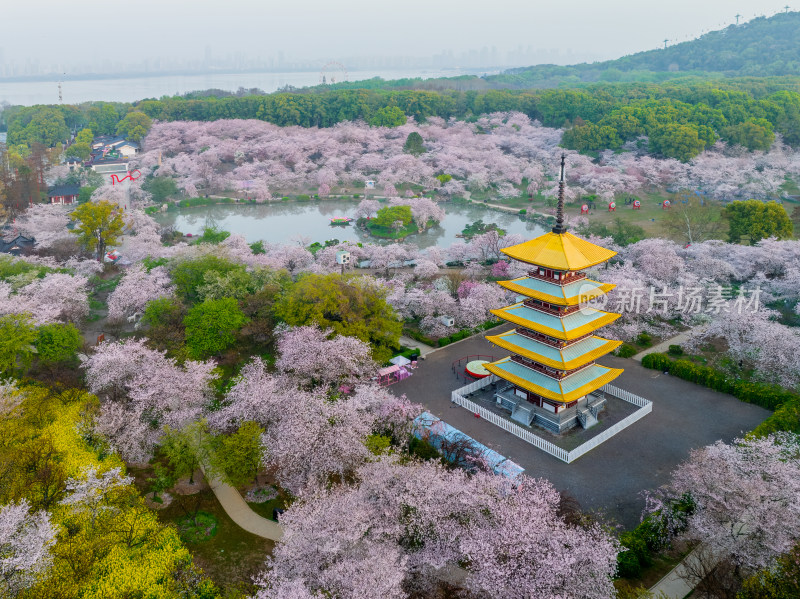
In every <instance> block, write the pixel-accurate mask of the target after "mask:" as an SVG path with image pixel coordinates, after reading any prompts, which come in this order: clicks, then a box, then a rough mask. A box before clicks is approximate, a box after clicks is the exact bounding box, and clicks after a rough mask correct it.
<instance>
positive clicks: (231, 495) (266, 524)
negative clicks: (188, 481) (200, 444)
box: [201, 466, 283, 541]
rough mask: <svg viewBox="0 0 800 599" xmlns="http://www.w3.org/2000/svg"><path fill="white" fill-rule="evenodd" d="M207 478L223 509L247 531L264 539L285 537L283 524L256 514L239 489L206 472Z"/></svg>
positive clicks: (278, 539)
mask: <svg viewBox="0 0 800 599" xmlns="http://www.w3.org/2000/svg"><path fill="white" fill-rule="evenodd" d="M201 468H202V470H203V474H206V471H205V468H203V467H202V466H201ZM206 480H208V485H209V486H210V487H211V490H212V491H214V495H216V497H217V500H218V501H219V503H220V505H221V506H222V509H223V510H225V513H226V514H228V516H229V517H230V519H231V520H233V521H234V522H235V523H236V524H237V525H238V526H239V527H240V528H243V529H244V530H246V531H247V532H249V533H251V534H254V535H256V536H258V537H262V538H264V539H270V540H271V541H280V540H281V538H282V537H283V526H281V525H280V524H278V523H277V522H275V521H274V520H269V519H267V518H264V517H263V516H259V515H258V514H256V513H255V512H254V511H253V510H252V509H251V508H250V506H249V505H247V502H246V501H245V500H244V499H242V496H241V494H240V493H239V491H237V490H236V489H234V488H233V487H232V486H230V485H229V484H227V483H225V482H223V481H221V480H219V479H217V478H211V477H210V476H208V475H207V474H206Z"/></svg>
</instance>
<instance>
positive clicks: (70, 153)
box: [65, 141, 92, 160]
mask: <svg viewBox="0 0 800 599" xmlns="http://www.w3.org/2000/svg"><path fill="white" fill-rule="evenodd" d="M65 153H66V155H67V157H68V158H70V157H74V158H80V159H81V160H86V159H87V158H89V156H90V155H91V153H92V147H91V146H90V145H89V144H87V143H84V142H80V141H76V142H75V143H73V144H72V145H71V146H70V147H68V148H67V151H66V152H65Z"/></svg>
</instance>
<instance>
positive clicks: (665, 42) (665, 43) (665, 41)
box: [664, 40, 669, 50]
mask: <svg viewBox="0 0 800 599" xmlns="http://www.w3.org/2000/svg"><path fill="white" fill-rule="evenodd" d="M668 41H669V40H664V50H666V49H667V42H668Z"/></svg>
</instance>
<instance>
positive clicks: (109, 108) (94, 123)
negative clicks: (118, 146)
mask: <svg viewBox="0 0 800 599" xmlns="http://www.w3.org/2000/svg"><path fill="white" fill-rule="evenodd" d="M120 106H121V105H120ZM123 110H124V108H123ZM87 117H88V118H89V119H90V122H89V128H90V129H91V130H92V131H93V132H94V134H95V135H114V133H115V132H116V130H117V123H119V121H120V119H121V118H122V117H121V115H120V113H119V111H118V110H117V108H116V107H115V106H114V104H111V103H109V102H94V103H93V104H92V106H91V107H90V108H89V110H88V113H87Z"/></svg>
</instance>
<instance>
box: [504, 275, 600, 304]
mask: <svg viewBox="0 0 800 599" xmlns="http://www.w3.org/2000/svg"><path fill="white" fill-rule="evenodd" d="M497 284H498V285H500V286H501V287H504V288H505V289H508V290H509V291H513V292H514V293H517V294H519V295H524V296H526V297H530V298H533V299H537V300H539V301H542V302H547V303H548V304H553V305H556V306H577V305H578V304H580V303H581V302H587V301H589V300H591V299H594V298H596V297H600V296H601V295H604V294H606V293H608V292H609V291H611V290H612V289H614V287H616V285H612V284H611V283H600V282H598V281H593V280H591V279H580V280H578V281H573V282H571V283H567V284H566V285H558V284H556V283H551V282H549V281H543V280H541V279H536V278H533V277H527V276H526V277H519V278H517V279H512V280H510V281H498V282H497Z"/></svg>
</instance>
